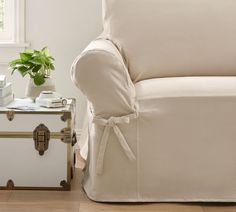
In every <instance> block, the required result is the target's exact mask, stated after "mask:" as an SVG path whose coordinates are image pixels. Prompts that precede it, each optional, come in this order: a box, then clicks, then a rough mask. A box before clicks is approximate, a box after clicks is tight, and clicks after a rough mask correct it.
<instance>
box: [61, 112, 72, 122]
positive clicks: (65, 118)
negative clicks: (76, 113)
mask: <svg viewBox="0 0 236 212" xmlns="http://www.w3.org/2000/svg"><path fill="white" fill-rule="evenodd" d="M68 119H71V112H64V113H63V115H62V116H61V120H62V121H64V122H66V121H67V120H68Z"/></svg>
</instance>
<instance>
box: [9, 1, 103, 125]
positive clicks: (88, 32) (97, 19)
mask: <svg viewBox="0 0 236 212" xmlns="http://www.w3.org/2000/svg"><path fill="white" fill-rule="evenodd" d="M101 7H102V6H101V0H26V11H25V12H26V41H27V42H29V43H30V44H31V47H32V48H42V47H44V46H48V47H49V50H50V52H51V54H52V55H53V56H54V57H55V65H56V71H55V72H54V73H53V78H54V81H55V83H56V86H57V91H58V92H59V93H61V94H62V95H64V96H68V97H77V106H78V107H77V108H78V109H77V110H78V116H77V117H78V127H79V128H81V126H82V122H83V121H82V120H83V119H82V117H83V113H84V107H85V101H84V97H83V96H82V95H81V93H80V92H79V90H78V89H77V88H76V87H75V86H74V85H73V84H72V82H71V79H70V66H71V64H72V62H73V60H74V59H75V57H76V56H77V55H78V54H79V53H80V52H81V51H82V50H83V49H84V47H86V45H87V44H88V43H89V42H90V41H91V40H92V39H94V38H96V36H98V35H99V34H100V32H101V31H102V14H101ZM10 80H11V81H13V83H14V92H15V94H16V96H24V92H25V86H26V84H25V83H26V82H27V80H26V79H25V80H23V81H22V78H21V77H20V76H19V75H17V74H16V75H14V76H13V77H10Z"/></svg>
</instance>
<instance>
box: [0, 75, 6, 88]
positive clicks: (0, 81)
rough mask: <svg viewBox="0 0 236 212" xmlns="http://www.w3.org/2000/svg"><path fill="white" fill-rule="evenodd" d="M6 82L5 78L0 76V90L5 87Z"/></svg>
mask: <svg viewBox="0 0 236 212" xmlns="http://www.w3.org/2000/svg"><path fill="white" fill-rule="evenodd" d="M6 82H7V79H6V76H5V75H0V88H3V87H5V86H6Z"/></svg>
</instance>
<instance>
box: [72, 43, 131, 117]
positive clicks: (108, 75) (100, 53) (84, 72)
mask: <svg viewBox="0 0 236 212" xmlns="http://www.w3.org/2000/svg"><path fill="white" fill-rule="evenodd" d="M71 76H72V80H73V82H74V83H75V84H76V85H77V87H79V88H80V90H81V91H82V92H83V94H84V95H85V96H86V97H87V98H88V100H89V101H90V102H91V103H92V105H93V110H94V113H95V115H96V116H104V117H106V116H107V117H109V116H119V115H124V114H129V113H132V112H134V111H135V89H134V85H133V83H132V81H131V79H130V75H129V72H128V70H127V67H126V65H125V63H124V61H123V58H122V56H121V54H120V52H119V51H118V49H117V48H116V46H115V45H114V44H113V43H112V42H111V41H109V40H105V39H97V40H95V41H93V42H91V43H90V44H89V46H88V47H87V48H86V49H85V50H84V51H83V52H82V54H81V55H79V56H78V57H77V58H76V60H75V61H74V63H73V65H72V70H71Z"/></svg>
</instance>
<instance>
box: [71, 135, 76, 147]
mask: <svg viewBox="0 0 236 212" xmlns="http://www.w3.org/2000/svg"><path fill="white" fill-rule="evenodd" d="M76 143H77V136H76V132H74V133H73V135H72V141H71V144H72V146H74V145H75V144H76Z"/></svg>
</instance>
